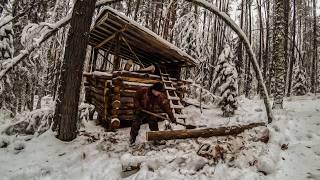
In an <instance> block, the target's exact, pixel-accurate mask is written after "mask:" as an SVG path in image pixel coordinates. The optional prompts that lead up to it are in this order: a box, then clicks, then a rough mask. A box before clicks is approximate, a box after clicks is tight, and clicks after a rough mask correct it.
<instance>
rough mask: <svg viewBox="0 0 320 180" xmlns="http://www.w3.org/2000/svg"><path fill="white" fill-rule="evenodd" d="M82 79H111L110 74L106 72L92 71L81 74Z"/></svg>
mask: <svg viewBox="0 0 320 180" xmlns="http://www.w3.org/2000/svg"><path fill="white" fill-rule="evenodd" d="M83 76H84V77H87V78H100V79H107V80H111V79H112V74H110V73H106V72H100V71H94V72H92V73H86V72H85V73H83Z"/></svg>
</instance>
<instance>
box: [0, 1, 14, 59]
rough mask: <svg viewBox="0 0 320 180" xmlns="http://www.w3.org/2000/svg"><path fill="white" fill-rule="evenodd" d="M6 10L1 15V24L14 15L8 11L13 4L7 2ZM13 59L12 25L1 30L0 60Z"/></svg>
mask: <svg viewBox="0 0 320 180" xmlns="http://www.w3.org/2000/svg"><path fill="white" fill-rule="evenodd" d="M4 6H5V8H3V9H2V13H1V15H0V22H1V21H3V20H5V19H7V18H11V17H12V14H11V13H10V12H8V10H10V9H12V7H11V2H10V1H7V4H4ZM12 57H13V27H12V23H8V24H7V25H5V26H3V27H1V28H0V60H5V59H10V58H12Z"/></svg>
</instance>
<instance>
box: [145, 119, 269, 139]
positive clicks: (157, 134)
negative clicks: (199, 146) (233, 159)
mask: <svg viewBox="0 0 320 180" xmlns="http://www.w3.org/2000/svg"><path fill="white" fill-rule="evenodd" d="M265 125H266V124H265V123H251V124H248V125H239V126H229V127H218V128H201V129H184V130H173V131H149V132H147V133H146V137H147V140H148V141H153V140H170V139H187V138H198V137H203V138H208V137H212V136H226V135H236V134H240V133H242V132H243V131H245V130H246V129H252V128H255V127H258V126H265Z"/></svg>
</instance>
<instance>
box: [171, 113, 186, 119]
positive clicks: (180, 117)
mask: <svg viewBox="0 0 320 180" xmlns="http://www.w3.org/2000/svg"><path fill="white" fill-rule="evenodd" d="M174 117H175V118H178V119H187V116H186V115H185V114H174Z"/></svg>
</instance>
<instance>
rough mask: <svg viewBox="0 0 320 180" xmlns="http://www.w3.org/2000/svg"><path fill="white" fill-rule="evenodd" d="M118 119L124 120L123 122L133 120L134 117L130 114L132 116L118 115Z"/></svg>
mask: <svg viewBox="0 0 320 180" xmlns="http://www.w3.org/2000/svg"><path fill="white" fill-rule="evenodd" d="M118 117H119V119H121V120H122V119H124V120H132V119H134V118H135V116H134V115H133V114H132V115H118Z"/></svg>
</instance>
